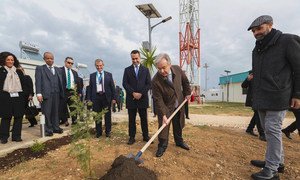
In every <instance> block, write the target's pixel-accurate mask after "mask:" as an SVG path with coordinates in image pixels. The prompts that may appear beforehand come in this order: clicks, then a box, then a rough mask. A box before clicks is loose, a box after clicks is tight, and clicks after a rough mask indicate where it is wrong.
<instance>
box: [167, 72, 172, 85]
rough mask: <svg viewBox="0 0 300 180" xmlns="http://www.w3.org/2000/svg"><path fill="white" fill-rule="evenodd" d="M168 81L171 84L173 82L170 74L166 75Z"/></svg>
mask: <svg viewBox="0 0 300 180" xmlns="http://www.w3.org/2000/svg"><path fill="white" fill-rule="evenodd" d="M168 81H169V82H170V83H171V84H173V80H172V74H168Z"/></svg>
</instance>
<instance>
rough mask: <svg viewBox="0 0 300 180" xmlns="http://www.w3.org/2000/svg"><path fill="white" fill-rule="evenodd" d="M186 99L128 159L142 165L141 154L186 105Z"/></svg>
mask: <svg viewBox="0 0 300 180" xmlns="http://www.w3.org/2000/svg"><path fill="white" fill-rule="evenodd" d="M186 101H187V99H185V100H184V101H183V102H182V103H181V104H180V106H178V107H177V109H176V110H175V111H174V112H173V114H172V115H171V116H170V117H169V118H168V120H167V123H164V124H163V125H162V126H161V127H160V128H159V129H158V130H157V131H156V133H155V134H154V135H153V136H152V137H151V139H150V140H149V141H148V142H147V143H146V144H145V145H144V147H143V148H142V149H141V150H140V151H139V152H138V153H137V154H136V155H135V156H134V155H133V154H132V153H130V154H129V155H128V156H127V157H128V158H134V160H135V161H136V162H137V163H138V164H141V163H143V160H142V159H141V158H140V157H141V156H142V154H143V152H144V151H145V150H146V149H147V148H148V147H149V146H150V144H151V143H152V142H153V140H154V139H155V138H156V137H157V136H158V134H159V133H160V132H161V131H162V130H163V129H164V128H165V127H166V126H167V124H169V122H170V121H171V120H172V118H173V117H174V116H175V115H176V113H177V112H178V111H179V110H180V109H181V107H182V106H183V105H184V104H185V103H186Z"/></svg>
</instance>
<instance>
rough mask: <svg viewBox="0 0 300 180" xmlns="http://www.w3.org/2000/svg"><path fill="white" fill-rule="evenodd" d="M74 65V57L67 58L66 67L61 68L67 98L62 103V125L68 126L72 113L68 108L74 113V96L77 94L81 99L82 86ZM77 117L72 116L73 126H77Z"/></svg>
mask: <svg viewBox="0 0 300 180" xmlns="http://www.w3.org/2000/svg"><path fill="white" fill-rule="evenodd" d="M73 64H74V60H73V58H72V57H66V58H65V65H64V66H63V67H61V68H60V69H61V71H62V82H63V90H64V94H65V97H64V99H62V100H61V101H60V115H59V116H60V120H61V122H60V124H65V125H66V126H68V125H69V122H68V117H70V113H69V111H68V106H69V109H70V111H71V112H72V111H74V110H75V108H74V107H72V104H74V102H73V100H72V99H71V97H72V95H74V94H75V88H76V93H77V94H78V95H79V96H80V97H81V88H82V87H81V85H80V83H79V77H78V74H77V72H76V71H74V70H73V69H72V66H73ZM76 119H77V116H76V115H73V116H72V124H76V123H77V122H76Z"/></svg>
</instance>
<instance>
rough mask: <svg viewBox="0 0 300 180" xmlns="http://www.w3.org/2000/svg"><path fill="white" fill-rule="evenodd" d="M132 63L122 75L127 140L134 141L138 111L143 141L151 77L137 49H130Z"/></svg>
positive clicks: (146, 129)
mask: <svg viewBox="0 0 300 180" xmlns="http://www.w3.org/2000/svg"><path fill="white" fill-rule="evenodd" d="M130 54H131V60H132V65H130V66H128V67H127V68H125V71H124V75H123V87H124V89H125V90H126V108H127V109H128V116H129V141H128V143H127V144H129V145H131V144H133V143H134V142H135V134H136V125H135V123H136V113H137V112H139V115H140V119H141V127H142V131H143V141H148V140H149V139H150V138H149V133H148V119H147V108H148V106H149V100H148V91H149V89H150V87H151V77H150V72H149V70H148V68H146V67H144V66H143V65H141V64H140V62H141V57H140V52H139V51H138V50H133V51H131V53H130Z"/></svg>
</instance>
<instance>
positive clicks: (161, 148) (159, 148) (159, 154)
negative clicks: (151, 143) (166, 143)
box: [155, 147, 165, 157]
mask: <svg viewBox="0 0 300 180" xmlns="http://www.w3.org/2000/svg"><path fill="white" fill-rule="evenodd" d="M164 152H165V148H163V147H158V149H157V151H156V154H155V155H156V157H162V155H164Z"/></svg>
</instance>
